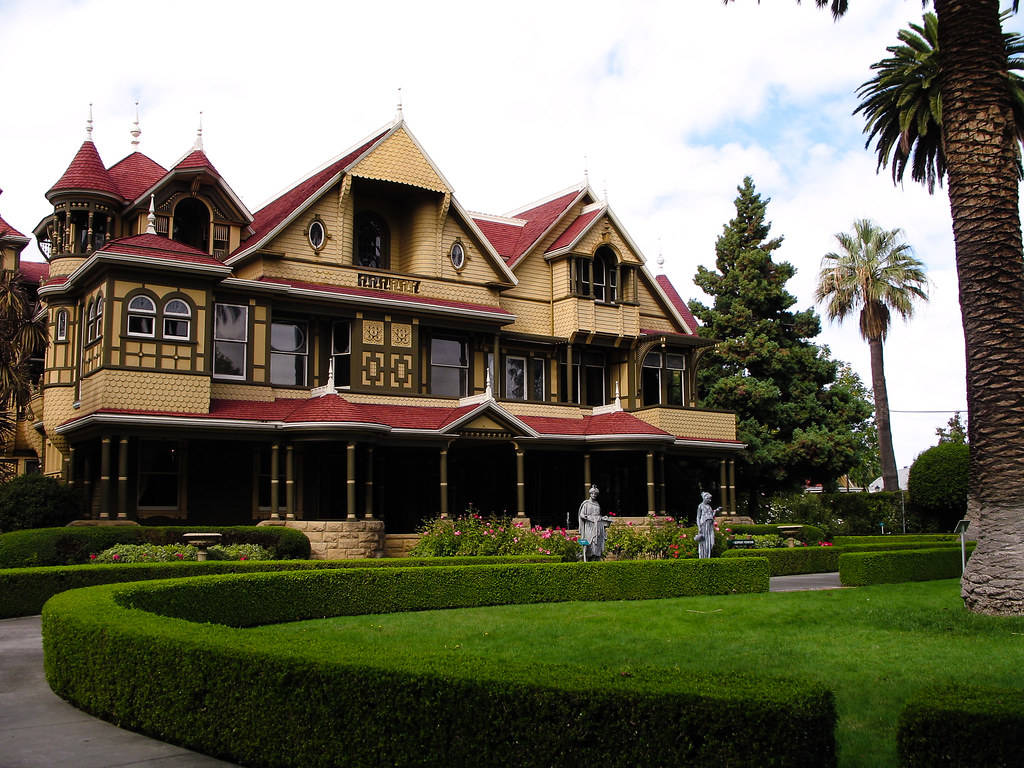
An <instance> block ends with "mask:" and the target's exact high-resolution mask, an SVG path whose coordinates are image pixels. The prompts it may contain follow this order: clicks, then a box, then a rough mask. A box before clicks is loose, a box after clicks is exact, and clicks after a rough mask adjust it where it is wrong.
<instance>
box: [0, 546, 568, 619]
mask: <svg viewBox="0 0 1024 768" xmlns="http://www.w3.org/2000/svg"><path fill="white" fill-rule="evenodd" d="M509 562H518V563H524V562H525V563H533V562H544V563H550V562H556V558H554V557H548V556H543V555H536V556H518V557H474V558H472V559H470V558H439V557H435V558H401V559H399V558H389V559H373V560H272V561H259V560H255V561H246V562H240V561H239V562H233V561H225V560H220V561H215V560H208V561H206V562H205V563H200V562H195V561H192V562H189V561H185V562H173V563H172V562H168V563H131V564H125V565H105V564H104V565H58V566H48V567H43V568H9V569H0V595H3V596H4V599H3V601H0V619H10V618H13V617H15V616H34V615H35V614H37V613H39V612H40V611H41V610H42V609H43V604H44V603H45V602H46V601H47V600H49V599H50V598H51V597H53V596H54V595H56V594H59V593H61V592H64V591H66V590H68V589H76V588H78V587H91V586H96V585H99V584H119V583H124V582H128V581H148V580H151V579H168V578H181V577H188V576H209V575H211V574H221V573H257V572H264V571H297V570H325V569H338V568H389V567H400V568H414V567H423V566H441V565H446V566H450V565H468V564H474V565H480V564H491V563H509Z"/></svg>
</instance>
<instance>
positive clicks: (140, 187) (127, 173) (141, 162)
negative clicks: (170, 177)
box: [108, 152, 167, 200]
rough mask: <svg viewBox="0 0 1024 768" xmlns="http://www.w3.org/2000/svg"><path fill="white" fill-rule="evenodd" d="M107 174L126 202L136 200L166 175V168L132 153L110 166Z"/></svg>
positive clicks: (141, 155)
mask: <svg viewBox="0 0 1024 768" xmlns="http://www.w3.org/2000/svg"><path fill="white" fill-rule="evenodd" d="M108 172H109V173H110V178H112V179H113V180H114V182H115V183H116V184H117V187H118V189H120V190H121V196H122V197H124V198H125V199H126V200H136V199H138V197H139V195H141V194H142V193H143V192H145V191H146V190H147V189H149V188H150V187H152V186H153V185H154V184H156V183H157V182H158V181H160V179H162V178H163V177H164V176H166V175H167V169H166V168H164V167H163V166H162V165H160V164H159V163H157V162H155V161H154V160H151V159H150V158H149V157H147V156H146V155H144V154H142V153H141V152H132V153H131V154H130V155H128V156H127V157H125V158H123V159H121V160H118V161H117V162H116V163H114V164H113V165H112V166H110V168H109V169H108Z"/></svg>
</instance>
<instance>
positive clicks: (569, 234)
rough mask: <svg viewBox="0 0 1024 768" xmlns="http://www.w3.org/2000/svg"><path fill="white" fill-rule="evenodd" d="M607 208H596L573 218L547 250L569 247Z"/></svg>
mask: <svg viewBox="0 0 1024 768" xmlns="http://www.w3.org/2000/svg"><path fill="white" fill-rule="evenodd" d="M605 210H606V209H605V207H603V206H602V207H601V208H595V209H594V210H592V211H587V212H586V213H581V214H580V215H579V216H577V217H576V218H575V219H574V220H573V222H572V224H570V225H569V227H568V229H566V230H565V232H563V233H562V234H561V235H559V236H558V239H557V240H555V242H553V243H552V244H551V247H550V248H548V250H547V252H548V253H551V252H552V251H557V250H558V249H559V248H567V247H568V246H570V245H572V244H573V242H574V241H575V240H576V238H577V237H579V236H580V235H581V234H582V233H583V232H585V231H586V230H587V229H588V228H589V227H590V225H591V224H593V223H594V219H596V218H597V217H598V216H600V215H601V214H602V213H604V212H605Z"/></svg>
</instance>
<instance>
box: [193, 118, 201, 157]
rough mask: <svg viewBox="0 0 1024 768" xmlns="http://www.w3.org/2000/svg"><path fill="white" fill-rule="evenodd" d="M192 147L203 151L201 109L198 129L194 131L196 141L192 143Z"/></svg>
mask: <svg viewBox="0 0 1024 768" xmlns="http://www.w3.org/2000/svg"><path fill="white" fill-rule="evenodd" d="M192 149H198V150H199V151H200V152H202V151H203V113H202V112H201V111H200V113H199V130H198V131H196V143H195V144H193V145H192Z"/></svg>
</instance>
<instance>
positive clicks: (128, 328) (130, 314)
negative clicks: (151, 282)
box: [125, 293, 156, 339]
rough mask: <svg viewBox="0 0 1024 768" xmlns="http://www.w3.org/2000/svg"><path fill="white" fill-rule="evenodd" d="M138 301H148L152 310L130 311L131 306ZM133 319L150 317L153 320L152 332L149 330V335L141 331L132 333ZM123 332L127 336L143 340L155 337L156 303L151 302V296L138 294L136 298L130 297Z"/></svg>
mask: <svg viewBox="0 0 1024 768" xmlns="http://www.w3.org/2000/svg"><path fill="white" fill-rule="evenodd" d="M138 299H145V300H146V301H148V302H149V304H150V306H151V307H152V309H132V304H134V303H135V302H136V301H137V300H138ZM133 317H150V318H152V319H153V324H152V326H151V328H152V330H150V332H149V333H143V332H141V331H133V330H132V318H133ZM125 331H126V332H127V334H128V335H129V336H140V337H142V338H145V339H152V338H155V337H156V302H155V301H153V298H152V297H151V296H147V295H146V294H144V293H140V294H138V295H137V296H132V298H131V300H130V301H129V302H128V321H127V323H126V324H125Z"/></svg>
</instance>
